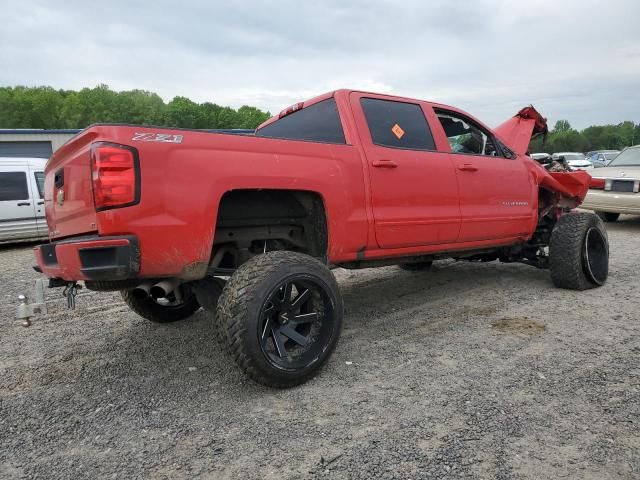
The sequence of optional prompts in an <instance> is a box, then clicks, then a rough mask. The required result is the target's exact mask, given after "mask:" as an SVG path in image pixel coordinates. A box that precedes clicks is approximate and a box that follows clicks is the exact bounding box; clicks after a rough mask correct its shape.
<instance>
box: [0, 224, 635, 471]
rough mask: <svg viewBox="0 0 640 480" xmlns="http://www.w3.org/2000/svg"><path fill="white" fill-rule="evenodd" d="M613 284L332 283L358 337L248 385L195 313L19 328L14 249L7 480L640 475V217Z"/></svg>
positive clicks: (376, 279) (120, 309) (620, 245)
mask: <svg viewBox="0 0 640 480" xmlns="http://www.w3.org/2000/svg"><path fill="white" fill-rule="evenodd" d="M608 229H609V236H610V242H611V273H610V277H609V282H608V283H607V284H606V286H604V287H603V288H599V289H596V290H591V291H586V292H572V291H563V290H558V289H554V288H553V287H552V285H551V282H550V279H549V275H548V272H545V271H540V270H536V269H534V268H532V267H528V266H525V265H516V264H511V265H509V264H500V263H490V264H477V263H467V262H452V261H446V262H439V263H437V264H436V265H435V266H434V268H433V270H432V271H430V272H419V273H411V272H405V271H402V270H400V269H398V268H395V267H389V268H382V269H376V270H360V271H345V270H337V271H336V275H337V277H338V280H339V283H340V286H341V288H342V291H343V293H344V296H345V305H346V312H345V313H346V321H345V329H344V332H343V335H342V339H341V341H340V343H339V345H338V348H337V350H336V352H335V354H334V356H333V357H332V359H331V360H330V362H329V364H328V365H327V367H326V368H325V369H324V370H323V371H322V372H321V374H320V375H319V376H318V377H317V378H316V379H314V380H312V381H311V382H310V383H308V384H306V385H304V386H302V387H298V388H295V389H292V390H287V391H274V390H269V389H267V388H264V387H261V386H258V385H255V384H253V383H251V382H250V381H248V380H246V379H245V378H244V377H243V376H242V375H241V374H240V373H239V371H238V370H236V368H235V366H234V365H233V364H231V363H230V361H229V360H228V359H227V358H226V357H225V355H224V354H223V352H221V351H219V348H218V346H217V345H218V344H217V342H216V340H215V339H214V338H213V332H212V327H211V320H210V319H209V318H207V316H206V315H205V314H204V312H202V311H200V312H198V313H197V314H196V315H195V316H194V317H192V318H191V319H189V320H186V321H183V322H178V323H175V324H172V325H153V324H151V323H150V322H147V321H145V320H143V319H141V318H139V317H137V316H136V315H135V314H133V313H131V312H129V311H128V309H127V308H126V307H125V306H124V304H123V303H122V302H121V301H120V297H119V295H117V294H96V293H93V292H88V291H86V290H83V291H81V293H80V295H79V296H78V309H77V310H76V311H74V312H68V311H66V310H65V309H64V299H62V298H61V297H59V295H60V290H50V291H49V292H48V295H49V299H50V300H51V302H52V303H51V305H52V307H51V310H50V315H48V317H47V318H45V319H40V320H38V321H36V322H35V324H34V326H32V327H31V328H29V329H25V328H23V327H21V326H20V324H19V323H18V322H17V321H15V320H13V311H14V306H15V298H16V296H17V295H18V293H20V292H22V291H23V290H24V289H26V288H29V287H30V285H31V283H32V280H34V279H36V278H37V274H36V273H35V272H33V271H32V270H31V268H30V266H31V264H32V258H31V252H30V245H21V246H19V247H0V268H2V272H3V273H2V284H3V287H4V288H3V290H2V297H3V303H2V306H1V307H0V318H2V322H1V323H0V447H1V448H0V477H2V478H74V479H76V478H98V477H99V478H104V477H106V478H143V477H144V478H172V479H173V478H194V477H202V478H213V479H225V478H229V479H235V478H242V479H262V478H265V479H271V478H273V479H278V480H282V479H298V478H354V479H359V478H383V479H386V478H402V479H414V480H415V479H419V478H441V477H446V478H461V477H465V478H466V477H471V478H498V479H510V478H528V479H542V478H549V479H556V478H580V479H586V478H589V479H606V478H640V393H639V392H640V364H639V361H638V359H639V358H640V335H639V334H640V324H639V322H638V317H639V313H638V312H640V295H639V294H638V288H639V287H640V263H639V262H638V258H639V257H638V248H639V247H640V240H639V239H640V218H638V217H622V218H621V220H620V221H619V222H618V223H616V224H613V225H608Z"/></svg>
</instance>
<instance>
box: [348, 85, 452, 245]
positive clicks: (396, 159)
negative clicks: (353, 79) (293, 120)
mask: <svg viewBox="0 0 640 480" xmlns="http://www.w3.org/2000/svg"><path fill="white" fill-rule="evenodd" d="M351 105H352V108H353V111H354V115H355V120H356V124H357V126H358V131H359V132H360V140H361V143H362V146H363V149H364V153H365V156H366V161H367V166H368V170H369V178H370V185H371V205H372V209H373V217H374V222H375V233H376V240H377V243H378V246H379V247H381V248H402V247H411V246H419V245H433V244H444V243H453V242H455V241H456V239H457V237H458V232H459V229H460V209H459V202H458V185H457V180H456V172H455V169H454V167H453V164H452V161H451V159H450V158H449V156H448V155H447V153H442V152H440V153H438V152H436V151H435V144H434V141H433V136H432V135H431V130H430V128H429V125H428V124H427V120H426V118H425V115H424V111H423V107H422V105H421V104H418V103H412V102H404V101H398V100H389V99H388V97H387V98H385V97H384V96H378V95H371V94H362V93H353V94H351Z"/></svg>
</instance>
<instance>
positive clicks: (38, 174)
mask: <svg viewBox="0 0 640 480" xmlns="http://www.w3.org/2000/svg"><path fill="white" fill-rule="evenodd" d="M33 175H34V176H35V177H36V184H37V185H38V194H40V198H44V172H34V174H33Z"/></svg>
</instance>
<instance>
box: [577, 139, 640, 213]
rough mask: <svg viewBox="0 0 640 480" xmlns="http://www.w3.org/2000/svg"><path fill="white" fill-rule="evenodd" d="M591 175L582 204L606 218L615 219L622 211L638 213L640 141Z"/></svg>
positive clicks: (639, 204) (639, 202)
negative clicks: (587, 191)
mask: <svg viewBox="0 0 640 480" xmlns="http://www.w3.org/2000/svg"><path fill="white" fill-rule="evenodd" d="M592 177H593V178H592V180H591V186H590V188H589V193H588V194H587V197H586V198H585V200H584V203H583V204H582V206H581V208H587V209H589V210H595V212H596V213H597V214H598V215H599V216H600V217H601V218H602V219H603V220H604V221H606V222H615V221H616V220H617V219H618V217H619V216H620V214H621V213H630V214H632V215H640V193H639V192H640V188H639V187H640V145H635V146H633V147H629V148H626V149H624V150H623V151H622V153H620V154H619V155H618V156H617V157H616V158H614V159H613V160H612V161H611V163H609V164H608V165H607V166H606V167H603V168H599V169H597V170H595V171H594V172H592Z"/></svg>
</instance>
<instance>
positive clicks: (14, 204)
mask: <svg viewBox="0 0 640 480" xmlns="http://www.w3.org/2000/svg"><path fill="white" fill-rule="evenodd" d="M45 163H47V160H46V159H44V158H0V242H7V241H11V240H26V239H31V238H33V239H35V238H43V237H47V236H48V231H47V221H46V219H45V217H44V165H45Z"/></svg>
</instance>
